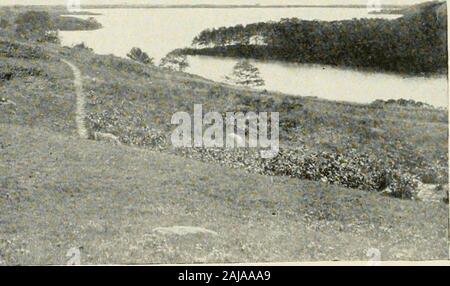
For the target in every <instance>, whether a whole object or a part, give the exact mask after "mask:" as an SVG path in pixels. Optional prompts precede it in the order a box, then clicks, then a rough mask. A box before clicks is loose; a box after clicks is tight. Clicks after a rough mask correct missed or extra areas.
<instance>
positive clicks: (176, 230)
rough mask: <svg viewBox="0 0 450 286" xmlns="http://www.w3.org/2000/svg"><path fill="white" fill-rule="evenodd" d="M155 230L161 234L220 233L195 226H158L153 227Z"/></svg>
mask: <svg viewBox="0 0 450 286" xmlns="http://www.w3.org/2000/svg"><path fill="white" fill-rule="evenodd" d="M153 231H154V232H158V233H161V234H175V235H182V236H183V235H189V234H199V233H201V234H210V235H214V236H216V235H218V234H217V232H215V231H212V230H209V229H205V228H202V227H195V226H171V227H157V228H155V229H153Z"/></svg>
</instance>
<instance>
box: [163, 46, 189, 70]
mask: <svg viewBox="0 0 450 286" xmlns="http://www.w3.org/2000/svg"><path fill="white" fill-rule="evenodd" d="M159 66H160V67H161V68H165V69H168V70H172V71H181V72H182V71H184V70H185V69H186V68H187V67H189V63H188V61H187V56H186V55H184V54H181V53H179V52H176V51H175V52H170V53H168V54H167V55H166V56H165V57H164V58H162V59H161V63H160V64H159Z"/></svg>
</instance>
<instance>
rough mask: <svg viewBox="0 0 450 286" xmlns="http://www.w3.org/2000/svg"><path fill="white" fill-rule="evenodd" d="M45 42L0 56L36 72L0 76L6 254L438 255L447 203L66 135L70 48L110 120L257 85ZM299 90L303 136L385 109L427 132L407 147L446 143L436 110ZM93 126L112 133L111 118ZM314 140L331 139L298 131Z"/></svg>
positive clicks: (10, 257)
mask: <svg viewBox="0 0 450 286" xmlns="http://www.w3.org/2000/svg"><path fill="white" fill-rule="evenodd" d="M45 49H46V52H47V53H48V54H50V55H51V56H50V59H48V60H46V59H38V60H24V59H12V58H1V60H2V62H3V61H10V62H11V63H12V64H17V63H20V64H23V65H26V64H29V65H35V66H39V67H42V69H44V70H45V71H46V75H42V76H39V77H32V78H31V77H30V78H17V79H13V80H11V81H7V82H3V83H0V84H1V86H0V88H1V90H2V96H6V97H7V98H8V99H9V100H13V101H14V102H15V103H16V104H17V106H16V107H14V106H1V107H0V108H1V109H2V112H1V113H0V123H1V124H2V125H1V127H0V129H1V130H0V143H1V144H0V147H1V149H0V150H1V157H2V161H1V163H2V164H1V165H0V168H1V169H0V184H1V185H0V187H1V193H0V209H1V210H2V212H1V217H0V224H1V228H0V251H1V252H0V254H1V256H0V260H2V261H3V263H9V264H14V263H64V262H65V261H66V260H67V258H66V257H65V254H66V252H67V250H68V248H70V247H73V246H83V247H84V250H82V253H84V254H83V257H82V259H83V262H84V263H107V262H108V263H114V262H117V263H119V262H122V263H125V262H134V263H138V262H139V263H143V262H181V261H185V262H190V261H192V257H195V260H196V261H198V262H203V261H208V262H220V261H234V262H236V261H281V260H284V261H298V260H329V259H366V257H365V253H366V251H367V249H368V248H370V247H377V248H380V249H381V250H382V255H383V259H437V258H440V259H443V258H446V257H447V246H446V236H447V233H446V230H447V213H448V208H447V207H446V206H445V205H443V204H428V203H419V202H412V201H400V200H396V199H391V198H384V197H381V196H379V195H376V194H371V193H366V192H359V191H355V190H348V189H342V188H337V187H332V186H327V185H320V184H319V183H313V182H306V181H299V180H295V179H286V178H269V177H263V176H257V175H249V174H245V173H242V172H240V171H236V170H228V169H226V168H223V167H219V166H216V165H214V164H203V163H199V162H196V161H191V160H187V159H183V158H179V157H173V156H170V155H164V154H160V153H152V152H150V151H144V150H136V149H131V148H128V147H112V146H111V145H104V144H100V143H94V142H91V141H80V140H78V139H76V138H75V137H73V136H74V134H75V130H74V114H73V112H74V107H75V102H74V94H73V86H72V82H71V79H72V74H71V72H70V70H69V68H68V67H66V66H64V65H62V64H61V63H60V62H59V61H58V58H60V57H64V58H68V59H70V60H72V61H73V62H74V63H75V64H77V65H78V66H79V67H80V69H81V70H82V72H83V74H84V75H85V78H84V81H85V89H86V92H87V93H88V100H90V101H89V103H90V104H89V106H88V110H89V111H91V112H94V113H95V112H97V111H102V110H109V111H112V110H114V109H118V110H121V111H122V114H121V121H120V125H119V127H124V126H126V125H130V126H134V125H133V124H136V123H133V118H137V115H139V116H142V118H143V119H144V120H145V121H146V122H147V123H148V124H150V125H152V126H154V127H155V128H158V129H167V128H168V126H167V122H170V121H168V119H170V116H171V114H172V113H173V112H174V111H178V110H190V109H191V108H192V105H193V103H204V104H205V106H206V108H205V109H209V108H215V109H216V110H226V108H230V109H231V110H233V107H235V105H237V104H239V102H240V100H241V98H242V97H243V96H250V95H252V94H253V95H258V94H257V93H256V92H253V91H249V90H245V89H236V88H230V87H226V86H222V85H219V84H216V83H212V82H210V81H207V80H204V79H201V78H198V77H196V76H191V75H186V74H182V73H169V72H165V71H161V70H159V69H156V68H142V67H141V66H139V65H136V64H132V63H130V62H129V61H126V60H119V59H117V58H113V57H100V56H96V55H94V54H92V53H89V52H85V51H74V50H69V49H61V48H59V47H57V46H53V45H48V46H46V47H45ZM93 63H97V64H93ZM130 69H131V70H130ZM270 96H273V97H274V98H275V99H277V100H278V99H281V98H283V96H282V95H275V94H273V95H270ZM299 101H300V102H301V103H302V104H303V106H306V110H307V112H306V113H307V114H308V116H310V117H308V116H306V115H304V116H303V117H301V118H303V119H302V120H304V121H303V122H304V123H305V125H307V124H309V126H308V125H307V127H308V128H305V130H311V131H309V132H307V133H306V134H305V135H307V136H311V138H317V140H330V142H331V141H333V140H334V141H333V142H335V143H336V144H340V142H341V141H336V140H335V139H333V138H331V139H330V137H327V136H325V135H326V134H328V133H322V132H325V131H322V130H328V129H330V128H336V129H335V132H336V133H335V134H339V133H342V132H346V133H344V134H347V136H348V137H352V135H353V133H349V132H355V131H354V130H356V128H355V127H361V128H363V127H364V126H365V125H366V124H365V123H363V122H360V121H356V122H357V124H358V126H352V125H350V126H348V125H344V124H341V123H342V122H343V121H349V122H355V121H354V119H357V118H359V119H361V120H367V119H371V118H372V119H373V118H382V119H383V120H382V124H383V125H382V126H387V128H390V129H388V130H389V131H390V133H392V134H395V131H396V130H400V128H403V130H404V131H402V133H401V135H406V136H407V137H406V139H409V138H412V139H414V140H420V141H413V143H414V142H425V143H427V142H428V143H427V144H429V145H425V146H424V145H420V144H414V148H424V149H425V150H434V149H430V148H431V147H432V144H431V143H429V142H430V141H431V142H438V144H437V145H436V146H435V147H434V148H435V149H436V150H442V148H441V145H442V144H445V142H446V139H445V138H446V133H445V132H443V131H442V130H446V127H447V124H446V121H445V120H444V119H443V118H445V114H444V113H443V112H438V111H423V110H422V111H419V110H412V111H411V110H406V109H392V110H389V109H388V110H384V109H382V110H378V109H371V108H369V107H367V106H362V105H353V104H345V103H335V102H328V101H321V100H316V99H308V98H301V99H299ZM294 112H295V111H294ZM303 113H304V112H303ZM303 113H302V114H303ZM340 114H345V115H346V116H344V119H340V118H341V117H342V116H339V115H340ZM312 119H314V120H312ZM336 120H337V122H336ZM311 121H312V122H313V123H309V122H311ZM333 122H334V123H333ZM369 122H370V120H369ZM315 127H317V128H315ZM394 128H395V129H394ZM102 131H113V133H115V134H117V132H119V131H120V129H117V130H102ZM114 131H116V132H114ZM397 132H399V131H397ZM119 135H120V134H119ZM397 135H398V134H397ZM408 136H409V137H408ZM427 136H428V137H427ZM430 136H431V137H430ZM427 138H428V139H427ZM430 138H432V139H433V140H430ZM283 140H284V141H283V144H290V142H295V141H290V140H291V139H289V140H288V139H286V138H284V139H283ZM294 140H296V139H294ZM317 143H322V144H320V146H327V145H326V144H324V142H318V141H317V142H314V141H308V140H305V143H304V144H305V145H306V146H313V145H317ZM355 144H356V143H355ZM377 144H378V145H379V142H378V141H375V142H372V143H371V144H360V143H359V145H358V146H362V147H360V148H375V147H371V146H377ZM316 147H317V146H316ZM321 148H325V147H321ZM272 180H273V181H274V183H272ZM430 222H433V223H430ZM171 225H196V226H203V227H206V228H209V229H212V230H214V231H217V232H218V233H219V237H217V238H214V237H209V238H207V239H206V240H204V239H203V237H202V236H199V237H193V238H189V239H186V238H179V239H176V238H173V237H167V238H164V237H160V236H157V235H154V234H152V229H153V228H154V227H159V226H171ZM349 245H351V247H348V246H349Z"/></svg>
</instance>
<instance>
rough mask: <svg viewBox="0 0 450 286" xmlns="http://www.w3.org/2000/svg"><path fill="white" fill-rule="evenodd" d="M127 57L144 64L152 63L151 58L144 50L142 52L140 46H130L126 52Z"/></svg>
mask: <svg viewBox="0 0 450 286" xmlns="http://www.w3.org/2000/svg"><path fill="white" fill-rule="evenodd" d="M127 57H129V58H130V59H132V60H133V61H136V62H140V63H143V64H145V65H154V62H153V58H151V57H149V55H148V54H147V53H146V52H143V51H142V50H141V49H140V48H136V47H135V48H132V49H131V51H130V52H129V53H128V54H127Z"/></svg>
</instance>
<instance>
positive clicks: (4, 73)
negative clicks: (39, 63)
mask: <svg viewBox="0 0 450 286" xmlns="http://www.w3.org/2000/svg"><path fill="white" fill-rule="evenodd" d="M43 74H44V71H43V70H42V69H40V68H36V67H26V66H20V65H9V64H0V81H5V80H12V79H14V78H20V77H27V76H40V75H43Z"/></svg>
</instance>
